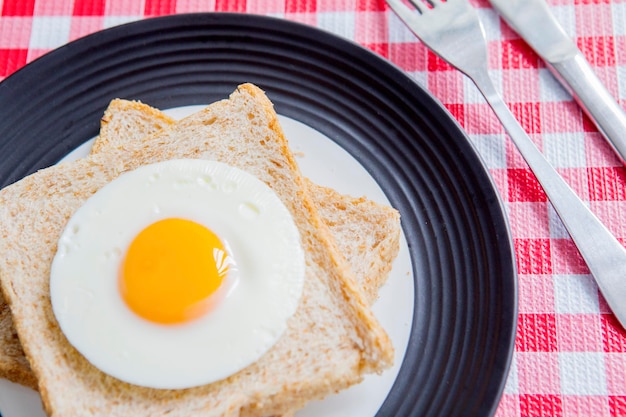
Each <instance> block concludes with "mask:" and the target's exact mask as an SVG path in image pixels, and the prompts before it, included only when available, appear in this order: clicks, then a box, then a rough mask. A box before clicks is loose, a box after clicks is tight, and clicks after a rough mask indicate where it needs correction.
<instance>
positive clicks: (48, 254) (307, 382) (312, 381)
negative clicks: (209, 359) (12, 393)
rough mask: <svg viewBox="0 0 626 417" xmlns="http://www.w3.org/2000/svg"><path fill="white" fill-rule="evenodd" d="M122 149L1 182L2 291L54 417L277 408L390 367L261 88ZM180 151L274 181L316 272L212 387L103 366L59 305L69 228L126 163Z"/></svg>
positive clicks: (387, 347) (309, 270)
mask: <svg viewBox="0 0 626 417" xmlns="http://www.w3.org/2000/svg"><path fill="white" fill-rule="evenodd" d="M122 151H123V152H120V154H119V155H116V157H115V158H111V157H110V156H108V155H100V154H96V155H93V156H92V157H89V158H85V159H82V160H79V161H75V162H72V163H66V164H61V165H57V166H54V167H51V168H48V169H45V170H42V171H40V172H38V173H36V174H34V175H31V176H29V177H27V178H25V179H23V180H22V181H20V182H18V183H16V184H13V185H11V186H9V187H7V188H5V189H4V190H2V191H0V236H2V240H1V241H0V251H1V252H2V253H3V255H4V256H3V258H2V259H1V260H0V279H1V282H2V291H3V293H4V295H5V299H6V300H7V302H8V303H9V305H10V306H11V310H12V312H13V315H14V321H15V326H16V328H17V330H18V333H19V335H20V340H21V341H22V343H23V346H24V350H25V352H26V355H27V357H28V359H29V361H30V363H31V366H32V369H33V371H34V373H35V375H36V376H37V378H38V381H39V389H40V392H41V395H42V399H43V402H44V407H45V409H46V410H47V411H48V413H49V414H50V415H51V416H68V417H71V416H79V415H80V416H83V415H84V416H100V415H102V416H104V415H106V416H122V415H134V416H135V415H136V416H155V415H165V414H168V413H174V414H175V415H181V416H187V415H189V416H195V415H203V416H214V415H215V416H239V415H246V416H270V415H276V414H282V413H286V412H288V411H289V410H293V409H295V408H299V407H300V406H302V405H303V404H304V403H305V402H307V401H309V400H311V399H313V398H321V397H324V396H325V395H327V394H329V393H332V392H336V391H338V390H340V389H343V388H345V387H347V386H349V385H352V384H354V383H357V382H359V381H360V380H361V379H362V377H363V375H364V374H365V373H368V372H380V371H382V370H383V369H385V368H386V367H388V366H389V365H390V363H391V361H392V360H393V349H392V347H391V344H390V342H389V340H388V338H387V336H386V334H385V332H384V330H383V329H382V328H381V327H380V325H379V323H378V322H377V320H376V319H375V317H374V316H373V314H372V312H371V311H370V310H369V308H368V305H367V302H366V299H365V297H364V295H363V294H361V292H360V291H359V289H358V285H357V282H356V280H355V278H354V276H353V275H352V274H351V272H350V270H349V267H348V265H347V263H346V262H344V260H343V259H342V257H341V256H339V255H338V248H337V247H336V245H335V243H334V242H333V239H332V238H331V233H330V230H329V229H328V227H327V226H326V225H325V224H324V223H323V222H322V220H321V218H320V215H319V213H318V211H317V209H316V207H315V206H314V204H313V202H312V200H311V198H310V197H309V193H308V191H307V189H306V185H305V181H304V179H303V178H302V176H301V175H300V173H299V171H298V168H297V165H296V164H295V161H294V159H293V156H292V155H291V153H290V152H289V149H288V147H287V143H286V140H285V138H284V136H283V134H282V130H281V128H280V126H279V125H278V121H277V119H276V114H275V112H274V111H273V108H272V105H271V102H270V101H269V100H268V99H267V97H265V95H264V94H263V92H262V91H261V90H259V89H258V88H256V87H254V86H252V85H249V84H246V85H242V86H240V87H239V88H238V89H237V90H236V91H235V92H234V93H233V94H232V95H231V97H230V99H229V100H223V101H220V102H217V103H215V104H213V105H211V106H209V107H208V108H207V109H205V110H203V111H201V112H199V113H198V114H196V115H192V116H190V117H188V118H186V119H184V120H182V121H181V122H179V123H177V124H175V125H173V126H170V127H167V128H165V129H164V130H161V131H159V132H157V133H156V134H154V135H151V136H149V137H147V138H145V139H143V140H141V141H135V142H129V143H127V144H125V145H124V146H123V149H122ZM172 158H204V159H215V160H219V161H222V162H226V163H230V164H231V165H235V166H238V167H240V168H242V169H244V170H246V171H248V172H250V173H252V174H253V175H256V176H257V177H258V178H260V179H261V180H263V181H265V182H266V183H267V184H269V185H270V187H272V188H273V189H274V191H275V192H276V193H277V194H278V195H279V197H280V198H281V199H282V201H283V202H284V203H285V205H286V206H287V207H288V208H289V210H290V211H291V213H292V215H293V217H294V219H295V221H296V224H297V226H298V228H299V230H300V233H301V238H302V244H303V247H304V249H305V252H306V264H307V265H306V279H305V288H304V293H303V298H302V300H301V303H300V307H299V309H298V311H297V312H296V314H295V315H294V316H293V317H292V318H291V319H290V320H289V323H288V330H287V331H286V333H285V334H284V335H283V337H282V338H281V339H280V340H279V342H278V343H277V344H276V345H275V346H274V347H273V348H272V349H271V350H270V351H269V352H267V353H266V354H265V355H264V356H263V357H262V358H261V359H260V360H259V361H257V362H256V363H255V364H253V365H251V366H249V367H248V368H246V369H244V370H242V371H240V372H239V373H237V374H235V375H233V376H231V377H229V378H227V379H225V380H223V381H219V382H217V383H213V384H209V385H206V386H202V387H197V388H193V389H188V390H154V389H148V388H141V387H137V386H132V385H129V384H125V383H123V382H120V381H118V380H116V379H114V378H112V377H109V376H107V375H105V374H103V373H101V372H99V371H98V370H97V369H95V368H94V367H93V366H91V365H90V364H89V363H88V362H87V361H86V360H85V359H84V358H83V357H82V356H81V355H80V354H78V353H77V352H76V351H75V350H74V349H73V348H72V346H71V345H69V343H68V342H67V340H66V339H65V337H64V336H63V334H62V333H61V332H60V330H59V328H58V325H57V323H56V320H55V318H54V315H53V313H52V310H51V306H50V299H49V294H48V279H49V277H48V274H49V267H50V263H51V260H52V257H53V256H54V252H55V248H56V241H57V238H58V236H59V235H60V233H61V230H62V228H63V226H64V225H65V223H66V222H67V220H68V219H69V217H70V216H71V214H72V213H73V212H74V211H75V210H76V209H77V208H78V207H79V206H80V205H81V204H82V203H83V202H84V201H85V200H86V199H87V198H88V197H89V196H90V195H92V194H93V193H94V192H96V191H97V190H98V189H99V188H101V187H102V186H103V185H105V184H106V183H107V182H109V181H110V180H112V179H113V178H115V177H117V176H118V175H119V174H120V173H122V172H124V171H127V170H131V169H134V168H136V167H138V166H140V165H142V164H147V163H152V162H158V161H162V160H166V159H172Z"/></svg>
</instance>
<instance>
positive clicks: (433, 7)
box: [386, 0, 626, 328]
mask: <svg viewBox="0 0 626 417" xmlns="http://www.w3.org/2000/svg"><path fill="white" fill-rule="evenodd" d="M386 1H387V3H388V4H389V6H390V7H391V9H392V10H393V11H394V12H395V13H396V14H397V15H398V17H399V18H400V19H401V20H403V21H404V23H405V24H406V25H407V26H408V27H409V29H411V31H412V32H413V33H414V34H415V35H417V37H418V38H419V39H420V40H421V41H422V42H423V43H424V44H425V45H426V46H427V47H428V48H430V49H431V50H432V51H433V52H434V53H435V54H437V55H439V56H440V57H441V58H442V59H443V60H445V61H446V62H448V63H449V64H450V65H452V66H453V67H455V68H456V69H458V70H459V71H461V72H462V73H464V74H465V75H466V76H467V77H469V78H470V79H471V80H472V81H473V82H474V84H475V85H476V87H478V89H479V90H480V92H481V93H482V95H483V96H484V97H485V99H486V100H487V102H488V103H489V105H490V106H491V108H492V109H493V111H494V112H495V114H496V116H497V117H498V119H500V122H501V123H502V125H503V126H504V128H505V129H506V131H507V132H508V134H509V136H510V138H511V140H512V141H513V143H514V144H515V146H516V147H517V149H518V150H519V152H520V153H521V155H522V157H523V158H524V160H525V161H526V163H527V164H528V166H529V167H530V169H531V170H532V171H533V173H534V174H535V176H536V177H537V180H538V181H539V183H540V184H541V186H542V187H543V190H544V191H545V193H546V195H547V196H548V198H549V199H550V202H551V204H552V206H553V207H554V209H555V210H556V212H557V214H558V215H559V217H560V218H561V221H562V222H563V225H564V226H565V228H566V229H567V231H568V232H569V234H570V236H571V238H572V240H573V241H574V243H575V244H576V246H577V247H578V250H579V251H580V254H581V255H582V257H583V258H584V260H585V262H586V263H587V266H588V267H589V270H590V271H591V274H592V275H593V276H594V278H595V280H596V282H597V284H598V287H599V288H600V291H601V292H602V294H603V296H604V298H605V299H606V301H607V303H608V305H609V306H610V307H611V309H612V310H613V313H615V316H616V317H617V319H618V320H619V322H620V324H621V325H622V327H624V328H626V249H624V247H623V246H622V245H621V244H620V242H619V241H618V240H617V239H616V238H615V237H614V236H613V235H612V234H611V232H609V230H608V229H607V228H606V227H605V226H604V225H603V224H602V223H601V222H600V221H599V220H598V218H597V217H596V216H595V215H594V214H593V213H592V212H591V211H590V210H589V209H588V208H587V206H586V205H585V204H584V203H583V202H582V200H581V199H579V198H578V196H577V195H576V194H575V193H574V192H573V191H572V189H571V188H570V187H569V186H568V184H567V183H566V182H565V181H564V180H563V178H561V176H560V175H559V174H558V173H557V171H556V170H555V169H554V168H553V167H552V165H550V163H549V162H548V161H547V160H546V159H545V158H544V156H543V155H542V154H541V152H540V151H539V150H538V149H537V147H536V146H535V144H534V143H533V141H532V140H531V139H530V138H529V137H528V135H527V134H526V132H525V131H524V129H523V128H522V127H521V126H520V124H519V123H518V121H517V120H516V119H515V116H513V114H512V113H511V111H510V110H509V109H508V107H507V106H506V104H505V103H504V101H503V100H502V98H501V97H500V95H499V94H498V92H497V90H496V88H495V86H494V84H493V82H492V80H491V78H490V77H489V72H488V68H487V45H486V40H485V33H484V29H483V27H482V24H481V22H480V20H479V19H478V14H477V13H476V10H475V9H474V8H473V7H472V6H471V5H470V4H469V2H468V1H467V0H447V1H445V2H444V1H442V0H427V3H425V2H423V1H422V0H410V3H411V4H412V5H413V6H414V8H415V9H412V8H411V7H409V6H407V5H405V4H404V2H402V0H386Z"/></svg>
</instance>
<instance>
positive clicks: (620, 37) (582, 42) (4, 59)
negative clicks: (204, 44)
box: [0, 0, 626, 417]
mask: <svg viewBox="0 0 626 417" xmlns="http://www.w3.org/2000/svg"><path fill="white" fill-rule="evenodd" d="M472 4H473V5H474V6H475V7H476V8H477V10H478V13H479V15H480V18H481V20H482V22H483V24H484V26H485V30H486V34H487V37H488V46H489V54H490V56H489V66H490V73H491V76H492V77H493V79H494V80H495V82H496V85H497V88H498V89H499V91H500V92H501V94H502V95H503V97H504V99H505V101H506V102H507V104H509V106H510V107H511V109H512V110H513V113H514V114H515V115H516V117H517V118H518V120H519V121H520V122H521V124H522V126H523V127H524V128H525V129H526V131H527V132H528V133H529V134H530V136H531V138H532V139H533V140H534V141H535V142H536V144H537V145H538V147H539V148H540V149H541V150H542V151H543V153H544V154H545V155H546V157H547V158H548V160H549V161H550V162H551V163H552V164H553V165H554V166H555V167H556V168H557V170H558V171H559V172H560V173H561V174H562V175H563V177H564V178H565V179H566V180H567V181H568V183H569V184H570V185H571V186H572V188H573V189H574V190H575V191H576V193H577V194H578V195H579V196H580V198H581V199H583V200H584V201H585V202H586V203H588V205H589V207H590V208H591V209H592V211H593V212H594V213H595V214H596V215H597V216H598V217H599V218H600V219H601V220H602V221H603V222H604V223H605V224H606V225H607V227H608V228H609V229H610V230H611V231H612V232H613V233H614V234H615V235H616V236H617V238H618V239H619V240H620V242H622V244H626V169H625V167H624V166H623V165H622V164H621V163H620V161H619V160H618V158H617V157H616V156H615V155H614V154H613V153H612V151H611V149H610V148H609V146H608V145H607V143H606V142H605V141H604V139H603V138H602V137H601V136H600V134H599V133H598V131H597V129H596V128H595V127H594V125H593V124H592V123H591V122H590V120H589V119H587V118H586V116H584V114H583V113H582V111H581V109H580V108H579V107H578V106H577V104H576V103H575V102H574V101H573V100H572V97H571V96H570V95H569V94H568V93H567V92H566V91H565V90H564V89H563V88H561V87H560V86H559V85H558V83H557V82H556V81H555V79H554V78H553V77H552V76H551V75H550V73H549V72H548V70H547V69H546V67H545V65H544V63H543V62H542V61H541V60H540V58H539V57H538V56H537V55H536V54H534V53H533V51H532V50H531V49H530V48H529V47H528V45H526V44H525V43H524V41H523V40H521V39H520V38H519V37H518V36H517V35H516V34H515V33H514V32H513V31H512V30H511V29H510V28H509V27H508V26H507V25H506V24H505V23H504V22H503V21H502V20H501V19H500V18H499V17H498V15H497V14H496V13H495V11H494V10H493V9H492V8H491V7H490V5H489V4H488V2H487V1H486V0H473V1H472ZM549 4H550V7H551V9H552V11H553V12H554V14H555V15H556V17H557V19H558V20H559V21H560V22H561V23H562V24H563V25H564V28H565V30H566V31H567V33H568V34H569V35H570V36H571V37H572V38H573V39H574V40H575V42H576V44H577V45H578V46H579V48H580V49H581V50H582V51H583V53H584V54H585V56H586V57H587V59H588V60H589V61H590V63H591V65H592V66H593V68H594V70H595V71H596V73H597V74H598V76H599V77H600V79H601V80H602V81H603V82H604V83H605V84H606V86H607V88H608V90H609V91H610V92H611V93H612V95H613V96H614V97H616V98H617V99H618V102H619V103H620V105H621V106H622V107H625V106H626V0H550V1H549ZM0 10H1V12H0V13H1V14H0V80H2V79H4V78H6V77H7V76H9V75H10V74H11V73H13V72H14V71H16V70H18V69H19V68H20V67H22V66H24V65H26V64H27V63H28V62H30V61H32V60H33V59H35V58H37V57H39V56H41V55H43V54H45V53H46V52H48V51H50V50H52V49H54V48H57V47H59V46H61V45H63V44H65V43H67V42H69V41H72V40H74V39H77V38H79V37H82V36H85V35H87V34H90V33H92V32H95V31H98V30H101V29H103V28H107V27H111V26H115V25H118V24H122V23H126V22H129V21H135V20H140V19H144V18H146V17H152V16H160V15H167V14H175V13H186V12H205V11H229V12H242V13H255V14H264V15H271V16H278V17H282V18H285V19H289V20H295V21H299V22H303V23H306V24H310V25H313V26H317V27H319V28H322V29H325V30H328V31H330V32H333V33H335V34H337V35H339V36H342V37H345V38H349V39H351V40H354V41H356V42H358V43H359V44H361V45H363V46H365V47H367V48H369V49H371V50H373V51H375V52H376V53H378V54H380V55H382V56H383V57H385V58H387V59H388V60H390V61H391V62H393V63H394V64H396V65H397V66H399V67H401V68H403V69H404V70H405V71H407V72H408V73H409V74H410V75H411V76H412V77H413V78H414V79H415V80H416V82H417V83H419V84H421V85H422V86H424V87H426V88H427V89H428V90H429V91H431V92H432V94H433V95H434V96H436V97H437V98H438V99H439V100H440V101H441V102H442V103H443V104H444V105H445V106H446V108H447V109H448V110H449V111H450V113H451V114H452V115H453V116H454V117H455V118H456V119H457V120H458V121H459V123H460V124H461V126H462V127H463V128H464V129H465V130H466V132H467V133H468V135H469V137H470V138H471V140H472V142H473V143H474V145H475V146H476V148H477V149H478V150H479V152H480V154H481V156H482V157H483V159H484V161H485V163H486V164H487V166H488V167H489V170H490V172H491V174H492V176H493V178H494V180H495V184H496V185H497V187H498V190H499V192H500V195H501V196H502V200H503V201H504V204H505V207H506V210H507V214H508V217H509V221H510V226H511V231H512V236H513V239H514V245H515V249H516V255H517V267H518V272H519V277H518V282H519V321H518V331H517V338H516V342H515V353H514V357H513V361H512V366H511V370H510V374H509V378H508V381H507V385H506V388H505V390H504V394H503V396H502V399H501V402H500V405H499V408H498V410H497V413H496V416H499V417H505V416H564V417H565V416H567V417H573V416H594V417H603V416H607V417H608V416H626V332H625V331H624V330H623V329H622V328H621V327H620V326H619V324H618V322H617V321H616V319H615V317H614V316H613V315H612V314H611V313H610V311H609V309H608V307H607V305H606V303H605V302H604V300H603V298H602V296H601V295H600V294H599V292H598V289H597V286H596V284H595V282H594V280H593V278H592V277H591V275H590V274H589V271H588V269H587V267H586V265H585V263H584V262H583V260H582V259H581V257H580V255H579V253H578V251H577V249H576V248H575V246H574V244H573V243H572V241H571V240H570V239H569V237H568V235H567V233H566V231H565V230H564V228H563V225H562V224H561V223H560V221H559V219H558V217H557V216H556V215H555V213H554V211H553V209H552V207H551V206H550V204H549V203H548V202H547V199H546V196H545V195H544V193H543V191H542V190H541V189H540V187H539V185H538V184H537V182H536V180H535V178H534V176H533V175H532V173H531V172H530V171H529V169H528V167H527V165H526V164H525V163H524V161H523V160H522V158H521V156H520V155H519V153H518V152H517V151H516V150H515V149H514V146H513V145H512V143H511V142H510V140H509V139H508V138H507V136H506V135H505V133H504V131H503V128H502V127H501V125H500V124H499V123H498V121H497V119H496V118H495V116H494V115H493V113H492V112H491V110H490V108H489V107H488V106H487V104H486V103H485V101H484V100H483V99H482V96H480V94H479V93H478V91H477V90H476V88H475V87H474V86H473V84H472V83H471V82H470V81H469V80H468V79H467V78H465V77H464V76H463V75H461V74H460V73H459V72H457V71H455V70H454V69H452V68H451V67H449V66H448V65H446V64H445V63H444V62H442V61H441V60H440V59H439V58H437V57H436V56H435V55H433V54H432V53H430V52H429V51H428V50H427V49H426V48H425V47H424V46H423V45H422V44H421V43H420V42H419V41H418V40H417V39H416V38H415V37H414V36H413V35H412V34H411V33H410V32H409V31H408V30H407V29H406V27H405V26H404V25H403V24H402V23H401V22H400V21H399V20H398V18H397V17H396V16H395V15H394V14H393V13H392V12H391V11H390V10H389V9H388V8H387V7H386V6H385V3H384V1H382V0H379V1H375V0H318V1H314V0H309V1H306V0H269V1H266V0H210V1H199V0H95V1H89V0H0ZM624 134H626V132H625V133H624ZM625 302H626V300H625Z"/></svg>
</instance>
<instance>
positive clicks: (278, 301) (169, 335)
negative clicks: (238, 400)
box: [50, 160, 305, 389]
mask: <svg viewBox="0 0 626 417" xmlns="http://www.w3.org/2000/svg"><path fill="white" fill-rule="evenodd" d="M304 265H305V263H304V253H303V250H302V246H301V242H300V235H299V232H298V229H297V227H296V225H295V222H294V220H293V218H292V216H291V214H290V212H289V210H288V209H287V208H286V207H285V206H284V204H283V203H282V201H281V200H280V199H279V198H278V196H277V195H276V194H275V193H274V192H273V190H272V189H271V188H270V187H268V186H267V185H266V184H265V183H263V182H262V181H260V180H259V179H257V178H256V177H254V176H253V175H251V174H248V173H246V172H244V171H242V170H240V169H237V168H235V167H232V166H229V165H226V164H223V163H219V162H215V161H205V160H171V161H165V162H161V163H156V164H152V165H146V166H142V167H140V168H138V169H136V170H134V171H131V172H127V173H124V174H122V175H120V176H119V177H118V178H117V179H115V180H114V181H112V182H110V183H109V184H107V185H106V186H104V187H103V188H102V189H100V190H99V191H98V192H96V193H95V194H94V195H93V196H92V197H91V198H89V199H88V200H87V201H86V202H85V203H84V204H83V205H82V206H81V207H80V208H79V209H78V210H77V211H76V212H75V213H74V215H73V216H72V218H71V219H70V220H69V222H68V223H67V225H66V227H65V229H64V231H63V233H62V235H61V237H60V239H59V242H58V247H57V253H56V255H55V257H54V259H53V262H52V266H51V276H50V296H51V301H52V307H53V311H54V314H55V317H56V319H57V321H58V323H59V326H60V328H61V330H62V331H63V333H64V334H65V336H66V337H67V339H68V341H69V342H70V343H71V344H72V345H73V346H74V347H75V348H76V349H77V350H78V351H79V352H80V353H81V354H82V355H83V356H84V357H85V358H86V359H87V360H88V361H89V362H91V363H92V364H93V365H94V366H95V367H97V368H98V369H100V370H101V371H103V372H105V373H107V374H109V375H111V376H113V377H115V378H118V379H120V380H122V381H125V382H128V383H131V384H135V385H140V386H145V387H151V388H163V389H179V388H189V387H193V386H198V385H203V384H207V383H211V382H214V381H218V380H220V379H223V378H226V377H228V376H229V375H232V374H234V373H236V372H237V371H239V370H241V369H243V368H245V367H247V366H249V365H250V364H252V363H253V362H255V361H256V360H258V359H259V358H260V357H261V356H262V355H263V354H264V353H265V352H267V351H268V350H269V349H270V348H271V347H272V346H273V345H274V344H275V343H276V342H277V341H278V339H279V338H280V336H281V335H282V334H283V332H284V331H285V329H286V328H287V320H288V319H289V317H291V316H292V315H293V314H294V313H295V311H296V309H297V306H298V303H299V299H300V296H301V293H302V287H303V282H304V269H305V266H304Z"/></svg>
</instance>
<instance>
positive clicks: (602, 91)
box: [489, 0, 626, 164]
mask: <svg viewBox="0 0 626 417" xmlns="http://www.w3.org/2000/svg"><path fill="white" fill-rule="evenodd" d="M489 1H490V2H491V4H492V6H493V7H494V8H495V9H496V10H497V11H498V13H500V15H501V16H502V17H503V18H504V20H505V21H506V22H507V23H508V24H509V26H511V27H512V28H513V30H515V31H516V32H517V33H518V34H519V35H520V36H521V37H522V38H523V39H524V40H525V41H526V42H527V43H528V44H529V45H530V46H531V48H533V50H534V51H535V52H536V53H537V54H538V55H539V56H540V57H541V58H542V59H543V60H544V61H545V62H546V64H547V67H548V69H549V70H550V71H551V72H552V74H553V75H554V76H555V77H556V79H557V80H558V81H559V82H560V83H561V85H563V87H565V89H566V90H567V91H568V92H569V93H570V94H571V95H572V96H573V97H574V99H575V100H576V101H577V102H578V104H579V105H580V106H581V107H582V109H583V110H584V111H585V113H587V115H588V116H589V118H590V119H591V120H593V122H594V123H595V125H596V126H597V128H598V130H599V131H600V133H602V135H603V136H604V137H605V138H606V139H607V140H608V142H609V143H610V144H611V147H612V148H613V150H614V151H615V153H616V154H617V155H618V156H619V157H620V158H621V161H622V163H623V164H626V113H625V112H624V110H623V109H622V108H621V107H620V105H619V104H618V103H617V101H616V100H615V98H613V96H611V94H610V93H609V92H608V90H607V89H606V87H605V86H604V85H603V84H602V82H601V81H600V79H599V78H598V77H597V75H596V74H595V73H594V71H593V69H592V67H591V65H590V64H589V62H588V61H587V60H586V59H585V56H584V55H583V53H582V52H581V51H580V49H578V47H577V46H576V44H575V43H574V42H573V41H572V39H571V38H570V37H569V36H568V35H567V33H565V31H564V30H563V28H562V27H561V25H560V24H559V22H558V21H557V20H556V18H555V17H554V16H553V14H552V12H551V11H550V9H549V7H548V5H547V3H546V2H545V1H544V0H489Z"/></svg>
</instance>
